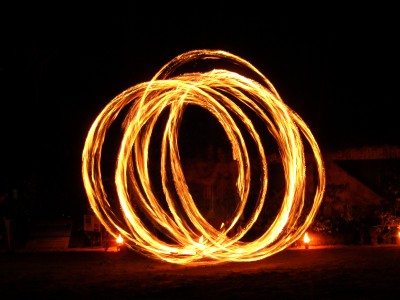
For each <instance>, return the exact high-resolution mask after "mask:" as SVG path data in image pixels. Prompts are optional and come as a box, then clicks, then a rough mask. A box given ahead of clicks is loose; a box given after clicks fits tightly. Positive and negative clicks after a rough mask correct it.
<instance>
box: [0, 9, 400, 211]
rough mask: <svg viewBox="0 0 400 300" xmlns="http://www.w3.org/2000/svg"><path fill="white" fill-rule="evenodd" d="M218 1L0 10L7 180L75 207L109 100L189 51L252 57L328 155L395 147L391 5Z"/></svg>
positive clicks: (56, 204)
mask: <svg viewBox="0 0 400 300" xmlns="http://www.w3.org/2000/svg"><path fill="white" fill-rule="evenodd" d="M219 3H220V2H213V5H210V6H207V5H205V4H204V5H202V6H197V7H196V5H194V4H190V5H189V6H188V8H186V6H176V5H171V4H170V3H169V4H168V5H167V4H164V5H163V6H162V7H160V6H157V7H156V4H151V5H149V6H144V5H137V4H130V5H128V4H126V5H124V6H121V7H115V6H114V7H111V6H109V5H108V4H106V5H105V6H104V7H99V4H96V7H90V8H84V7H79V8H66V7H59V8H56V7H44V6H43V7H38V6H34V7H24V9H21V8H20V7H18V8H15V9H14V10H13V9H12V8H10V11H8V10H3V14H4V13H7V14H8V18H3V21H2V22H3V23H2V31H3V33H4V34H3V35H2V36H3V37H2V39H3V41H2V46H1V48H2V50H1V61H0V63H1V64H0V76H1V87H0V88H1V90H0V93H1V98H2V101H1V105H2V118H1V138H2V153H3V155H2V158H1V172H2V174H1V177H2V182H5V181H7V182H22V181H23V182H27V181H28V182H32V181H34V182H36V184H37V185H38V186H40V187H41V189H42V190H45V192H43V193H45V194H46V197H47V198H48V200H47V201H48V202H51V203H52V204H51V207H53V209H54V211H55V213H59V212H61V211H64V210H65V211H68V210H71V209H75V208H76V207H80V205H81V203H82V202H84V201H85V199H86V197H85V194H84V190H83V187H82V180H81V175H80V167H81V165H80V163H81V153H82V149H83V143H84V139H85V137H86V134H87V131H88V129H89V126H90V124H91V122H92V121H93V120H94V118H95V117H96V116H97V114H98V113H99V112H100V110H101V109H102V108H103V107H104V106H105V105H106V104H107V103H108V102H109V101H110V100H111V99H112V98H113V97H114V96H116V95H117V94H119V93H120V92H122V91H123V90H125V89H126V88H128V87H130V86H133V85H135V84H137V83H140V82H143V81H147V80H149V79H151V77H152V76H153V75H154V74H155V72H156V71H158V70H159V68H161V67H162V66H163V65H164V64H165V63H167V62H168V61H169V60H170V59H172V58H174V57H175V56H177V55H179V54H181V53H183V52H185V51H188V50H193V49H206V48H207V49H221V50H226V51H228V52H231V53H233V54H236V55H239V56H241V57H242V58H244V59H246V60H248V61H249V62H251V63H252V64H253V65H254V66H256V67H257V68H258V69H259V70H260V71H261V72H262V73H264V74H265V75H266V76H267V77H268V78H269V79H270V80H271V82H272V83H273V84H274V85H275V87H276V88H277V90H278V92H279V93H280V94H281V96H282V98H283V99H284V101H285V102H286V103H287V104H288V105H289V106H290V107H291V108H293V109H294V110H295V111H296V112H297V113H298V114H299V115H300V116H302V117H303V118H304V120H305V121H306V123H307V124H309V126H310V128H311V130H312V131H313V133H314V134H315V136H316V138H317V141H319V143H320V146H321V148H322V149H324V150H325V149H326V150H335V149H340V148H344V147H360V146H364V145H384V144H391V145H399V141H400V139H399V137H400V135H399V133H398V125H397V123H398V109H397V107H398V104H397V102H398V92H397V90H396V88H397V82H396V81H395V79H397V77H398V76H397V75H396V74H397V70H398V68H397V66H398V53H399V47H398V45H397V44H398V41H397V40H398V29H397V28H398V24H397V23H398V21H397V16H394V11H395V9H394V8H391V7H376V6H375V7H374V6H371V7H366V6H365V7H362V8H357V9H356V10H354V11H349V8H348V7H334V8H333V7H329V6H328V5H327V8H324V9H321V8H319V7H313V8H309V9H307V8H305V7H302V8H301V9H302V10H303V11H306V13H300V11H299V10H298V9H296V8H293V9H292V8H290V7H288V6H286V7H284V9H276V8H269V9H267V8H265V7H264V6H265V5H262V4H261V3H260V4H259V5H257V6H252V5H250V4H248V5H247V4H245V5H244V6H229V5H228V4H222V3H224V2H222V3H221V4H219ZM226 3H229V2H226ZM246 3H247V2H246ZM35 5H36V4H35Z"/></svg>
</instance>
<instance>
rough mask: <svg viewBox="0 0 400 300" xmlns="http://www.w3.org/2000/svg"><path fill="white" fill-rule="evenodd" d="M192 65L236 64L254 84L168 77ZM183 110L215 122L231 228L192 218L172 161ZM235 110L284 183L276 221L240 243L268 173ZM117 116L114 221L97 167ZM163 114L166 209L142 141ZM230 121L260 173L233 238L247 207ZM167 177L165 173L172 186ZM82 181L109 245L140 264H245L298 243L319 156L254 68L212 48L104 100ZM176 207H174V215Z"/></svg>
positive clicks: (247, 172) (224, 74) (219, 75)
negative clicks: (227, 163) (228, 187)
mask: <svg viewBox="0 0 400 300" xmlns="http://www.w3.org/2000/svg"><path fill="white" fill-rule="evenodd" d="M200 60H201V61H205V60H222V61H228V62H230V63H232V64H234V65H239V66H241V68H243V69H244V70H246V74H247V73H251V74H253V75H255V76H257V78H259V80H255V79H252V78H249V77H248V76H247V77H246V76H243V75H240V74H238V73H236V72H233V71H229V70H226V69H225V68H222V69H217V68H215V69H212V70H211V71H207V72H192V73H190V72H189V73H188V72H186V73H183V74H178V75H173V73H174V72H175V71H176V70H177V69H178V68H180V67H181V66H183V65H186V64H189V63H192V62H196V61H200ZM177 73H178V72H177ZM188 105H197V106H200V107H202V108H204V109H206V110H207V111H209V112H210V113H211V114H212V115H213V116H214V117H215V118H216V119H217V120H218V121H219V122H220V124H221V125H222V127H223V128H224V130H225V133H226V135H227V137H228V139H229V141H230V143H231V146H232V155H233V158H234V159H235V160H236V162H237V168H238V176H237V181H236V187H237V193H238V195H239V199H240V201H239V203H238V206H237V207H236V209H235V212H234V214H233V215H232V218H231V220H229V221H228V222H225V224H224V226H221V228H220V229H219V230H218V229H215V228H214V227H213V226H211V224H210V223H209V222H208V221H207V220H206V218H205V217H204V216H203V215H202V214H201V213H200V211H199V209H198V207H197V206H196V199H193V197H192V194H191V193H190V188H189V186H188V184H187V182H186V179H185V174H184V172H183V169H182V166H181V162H180V155H179V149H178V135H179V127H180V124H181V121H182V118H183V115H184V111H185V108H186V107H187V106H188ZM241 107H246V109H250V110H252V112H254V113H255V114H256V115H257V116H258V117H259V118H260V119H261V120H262V121H263V124H264V125H265V128H266V129H267V130H268V132H269V133H270V134H271V135H272V137H273V138H274V139H275V140H276V142H277V145H278V147H279V152H280V155H281V159H282V164H283V169H284V173H285V182H286V183H285V193H284V196H283V199H282V205H281V207H280V210H279V214H278V215H277V216H276V218H275V220H274V221H273V223H272V224H271V225H270V226H269V227H268V229H266V231H265V232H264V233H263V234H262V235H261V236H260V237H258V238H256V239H254V240H251V241H246V242H245V241H243V240H241V239H242V238H243V237H244V236H245V234H246V233H247V232H248V231H249V230H250V228H251V227H252V226H253V225H254V223H255V222H256V221H257V219H258V217H259V215H260V212H261V211H262V210H264V209H266V208H265V207H264V204H265V198H266V194H267V187H268V172H267V169H268V168H267V156H266V154H265V151H264V148H263V144H262V140H261V137H260V135H259V133H258V132H257V130H256V128H255V126H254V124H253V121H252V120H251V119H250V118H249V117H248V116H247V115H246V114H245V113H244V111H243V110H242V108H241ZM126 108H128V110H125V109H126ZM123 109H124V113H125V117H124V122H123V136H122V140H121V143H120V145H119V151H118V157H117V163H116V166H115V182H114V183H115V188H116V191H117V194H118V200H119V206H120V207H119V209H120V213H121V214H122V215H123V219H122V220H121V218H118V217H117V215H118V214H117V213H116V211H115V208H114V207H113V206H112V205H111V204H110V202H109V200H108V195H107V191H106V189H105V187H104V185H103V178H102V172H101V171H102V169H101V160H102V150H103V143H104V141H105V137H106V133H107V131H108V130H109V128H110V126H111V125H112V123H113V122H114V121H115V120H116V118H117V116H118V115H119V114H120V113H121V112H122V111H123ZM166 110H169V115H168V117H167V121H166V123H165V126H164V128H163V129H164V131H163V135H162V143H161V144H162V147H161V157H160V163H161V164H160V165H161V170H160V173H161V181H162V189H163V193H164V196H165V201H166V203H167V206H168V209H167V210H166V209H165V207H163V206H162V205H161V204H160V202H159V199H158V198H157V196H156V193H154V191H153V189H152V181H151V176H150V171H149V166H148V164H149V151H150V139H151V136H152V134H153V133H154V127H155V124H156V122H157V120H158V119H159V118H160V116H161V114H162V113H164V112H165V111H166ZM237 119H239V120H240V121H241V122H242V124H243V125H244V126H245V127H246V129H247V131H248V133H249V134H250V136H251V138H252V139H253V141H254V143H255V145H256V147H257V152H258V155H259V160H260V162H261V170H262V175H261V178H260V180H261V181H260V182H261V186H260V191H259V192H258V199H257V201H256V202H255V204H256V205H255V207H254V210H253V213H252V215H251V217H250V218H249V219H248V220H247V221H246V222H247V223H246V224H244V225H243V226H242V228H241V229H240V230H238V231H236V232H235V231H234V230H233V228H234V227H235V225H236V223H237V222H238V220H239V219H240V217H241V215H242V214H243V212H244V209H245V206H246V204H247V203H248V201H247V200H248V196H249V189H250V178H251V168H250V165H251V163H250V158H249V154H248V151H247V147H246V142H245V139H244V137H243V135H242V132H241V131H240V129H239V126H237V124H236V123H235V120H237ZM303 141H307V143H308V144H309V146H310V148H311V150H312V153H313V157H314V161H315V165H316V170H317V174H318V176H317V178H316V179H317V180H316V181H317V183H316V184H315V190H314V191H313V201H312V206H311V208H310V209H309V210H308V211H307V215H306V217H305V218H301V217H300V216H301V213H302V210H303V209H304V206H305V205H304V203H305V194H306V193H305V186H306V176H305V175H306V167H305V155H304V145H303ZM168 169H170V170H172V172H170V173H171V176H172V178H173V180H172V182H171V180H170V177H168ZM82 176H83V183H84V187H85V190H86V193H87V196H88V200H89V203H90V206H91V208H92V209H93V211H94V213H95V214H96V215H97V217H98V218H99V220H100V221H101V223H102V224H103V225H104V226H105V228H106V230H108V231H109V232H110V233H111V234H112V235H113V236H114V237H117V236H119V234H121V235H122V236H123V239H124V243H125V245H126V246H128V247H130V248H131V249H133V250H135V251H138V252H141V253H143V254H145V255H147V256H149V257H152V258H156V259H160V260H164V261H167V262H171V263H176V264H186V265H208V264H217V263H223V262H231V261H255V260H260V259H264V258H266V257H268V256H271V255H273V254H275V253H277V252H279V251H282V250H284V249H285V248H287V247H288V246H289V245H291V244H292V243H293V242H295V241H296V240H298V239H299V238H300V237H301V236H303V235H304V233H305V232H306V229H307V228H308V227H309V226H310V224H311V223H312V221H313V219H314V217H315V215H316V212H317V210H318V208H319V206H320V204H321V201H322V197H323V193H324V190H325V171H324V165H323V160H322V155H321V153H320V149H319V147H318V144H317V142H316V140H315V139H314V136H313V135H312V133H311V131H310V129H309V128H308V126H307V125H306V124H305V122H304V121H303V120H302V118H301V117H300V116H299V115H298V114H296V113H295V112H294V111H293V110H292V109H290V108H289V107H288V106H287V105H286V104H285V103H284V101H283V100H282V99H281V97H280V96H279V94H278V92H277V91H276V89H275V88H274V86H273V85H272V83H271V82H270V81H269V80H268V79H267V78H266V77H265V76H264V75H263V74H262V73H261V72H260V71H259V70H258V69H256V68H255V67H254V66H253V65H251V64H250V63H249V62H247V61H246V60H244V59H242V58H240V57H238V56H236V55H233V54H231V53H228V52H226V51H221V50H193V51H188V52H186V53H183V54H181V55H179V56H177V57H175V58H174V59H172V60H171V61H170V62H168V63H167V64H166V65H164V66H163V68H161V70H160V71H159V72H158V73H157V74H156V75H155V76H154V77H153V78H152V79H151V80H150V81H149V82H144V83H140V84H137V85H135V86H132V87H130V88H128V89H127V90H125V91H123V92H122V93H121V94H119V95H118V96H116V97H115V98H114V99H113V100H112V101H111V102H109V103H108V105H107V106H106V107H105V108H104V109H103V110H102V111H101V112H100V114H99V115H98V116H97V118H96V119H95V120H94V122H93V124H92V126H91V128H90V130H89V132H88V135H87V138H86V141H85V145H84V149H83V153H82ZM178 204H179V205H178ZM179 207H182V208H183V212H182V209H179ZM139 210H141V211H144V212H145V213H146V215H147V217H148V218H149V219H151V221H152V223H153V224H155V226H157V228H161V230H162V232H163V233H165V235H166V236H168V239H163V238H160V237H159V236H158V235H157V234H155V233H154V232H153V230H152V228H150V227H151V226H148V225H146V224H145V222H144V221H143V220H142V218H141V217H140V216H139ZM182 213H184V214H185V216H183V215H182Z"/></svg>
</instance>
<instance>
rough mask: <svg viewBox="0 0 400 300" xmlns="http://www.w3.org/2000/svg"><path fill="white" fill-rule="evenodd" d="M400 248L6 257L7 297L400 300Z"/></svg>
mask: <svg viewBox="0 0 400 300" xmlns="http://www.w3.org/2000/svg"><path fill="white" fill-rule="evenodd" d="M399 296H400V246H399V245H390V246H343V247H323V248H310V249H304V248H290V249H286V250H284V251H282V252H280V253H278V254H276V255H274V256H271V257H269V258H267V259H264V260H262V261H257V262H250V263H227V264H223V265H217V266H200V267H186V266H181V265H174V264H169V263H166V262H160V261H155V260H151V259H149V258H145V257H143V256H140V255H138V254H136V253H133V252H131V251H121V252H114V251H112V250H110V251H107V252H105V251H103V250H101V249H99V250H97V251H93V250H92V251H83V250H82V251H81V250H79V249H78V250H74V251H49V252H46V251H40V252H18V251H17V252H15V253H5V252H3V253H0V299H27V298H34V297H35V298H36V297H38V299H190V300H193V299H207V300H208V299H220V300H221V299H383V298H384V299H399Z"/></svg>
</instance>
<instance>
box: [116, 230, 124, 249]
mask: <svg viewBox="0 0 400 300" xmlns="http://www.w3.org/2000/svg"><path fill="white" fill-rule="evenodd" d="M115 241H116V242H117V251H121V248H122V246H123V245H124V239H123V238H122V236H121V234H119V235H118V237H117V238H116V239H115Z"/></svg>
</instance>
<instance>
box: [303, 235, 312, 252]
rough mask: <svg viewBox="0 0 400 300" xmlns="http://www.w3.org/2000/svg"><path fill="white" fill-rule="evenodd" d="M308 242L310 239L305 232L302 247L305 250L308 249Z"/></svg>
mask: <svg viewBox="0 0 400 300" xmlns="http://www.w3.org/2000/svg"><path fill="white" fill-rule="evenodd" d="M310 241H311V239H310V237H309V235H308V233H307V232H306V233H305V234H304V238H303V242H304V247H305V248H306V249H308V248H309V247H310Z"/></svg>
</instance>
